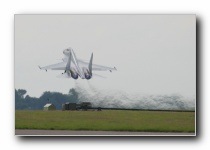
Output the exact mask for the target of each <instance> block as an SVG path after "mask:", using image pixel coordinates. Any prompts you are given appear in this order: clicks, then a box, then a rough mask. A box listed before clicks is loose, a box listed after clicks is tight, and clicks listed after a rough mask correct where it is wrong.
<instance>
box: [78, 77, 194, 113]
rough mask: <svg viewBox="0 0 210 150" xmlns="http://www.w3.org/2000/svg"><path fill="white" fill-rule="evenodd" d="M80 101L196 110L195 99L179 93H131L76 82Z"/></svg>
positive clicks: (117, 105) (104, 105) (114, 106)
mask: <svg viewBox="0 0 210 150" xmlns="http://www.w3.org/2000/svg"><path fill="white" fill-rule="evenodd" d="M75 90H76V91H77V92H78V93H79V101H80V102H85V101H86V102H91V103H92V105H93V107H105V108H124V109H151V110H195V99H193V98H186V97H183V96H181V95H178V94H173V95H143V94H138V93H136V94H129V93H126V92H125V91H119V90H102V89H99V88H98V87H97V88H96V87H94V86H93V85H92V84H91V83H90V82H88V81H87V84H84V82H83V83H79V82H76V83H75Z"/></svg>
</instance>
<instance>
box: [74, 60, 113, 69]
mask: <svg viewBox="0 0 210 150" xmlns="http://www.w3.org/2000/svg"><path fill="white" fill-rule="evenodd" d="M78 62H79V66H80V67H87V66H88V65H89V63H87V62H84V61H81V60H78ZM92 70H94V71H114V70H117V69H116V68H115V67H113V68H111V67H106V66H101V65H96V64H92Z"/></svg>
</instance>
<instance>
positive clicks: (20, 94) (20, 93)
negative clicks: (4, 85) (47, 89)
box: [17, 89, 27, 98]
mask: <svg viewBox="0 0 210 150" xmlns="http://www.w3.org/2000/svg"><path fill="white" fill-rule="evenodd" d="M26 93H27V91H26V90H24V89H18V90H17V94H18V95H19V96H20V97H21V98H24V95H25V94H26Z"/></svg>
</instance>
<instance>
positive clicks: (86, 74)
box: [39, 47, 117, 80]
mask: <svg viewBox="0 0 210 150" xmlns="http://www.w3.org/2000/svg"><path fill="white" fill-rule="evenodd" d="M63 54H64V56H65V57H64V58H63V59H62V60H63V62H60V63H57V64H53V65H48V66H45V67H40V66H39V68H40V69H41V70H46V71H47V70H49V69H50V70H64V73H62V74H61V75H59V76H57V77H59V78H73V79H75V80H76V79H78V77H80V78H81V79H87V80H89V79H91V78H92V77H93V76H99V77H102V76H100V75H97V74H94V73H92V71H110V72H112V71H115V70H117V69H116V68H115V67H114V68H111V67H106V66H101V65H96V64H93V53H92V54H91V57H90V61H89V63H87V62H85V61H83V60H80V59H77V57H76V55H75V53H74V51H73V49H72V48H71V47H70V48H67V49H65V50H63Z"/></svg>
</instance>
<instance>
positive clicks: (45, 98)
mask: <svg viewBox="0 0 210 150" xmlns="http://www.w3.org/2000/svg"><path fill="white" fill-rule="evenodd" d="M26 93H27V91H26V90H24V89H18V90H16V89H15V109H21V110H22V109H26V110H29V109H31V110H41V109H43V106H44V105H45V104H46V103H53V104H54V105H55V106H56V109H61V107H62V104H64V103H66V102H71V103H77V102H78V93H77V92H76V90H75V89H70V90H69V93H68V94H62V93H59V92H49V91H46V92H44V93H43V94H42V95H41V96H40V97H39V98H36V97H30V96H29V95H26V96H25V97H24V95H25V94H26Z"/></svg>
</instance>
